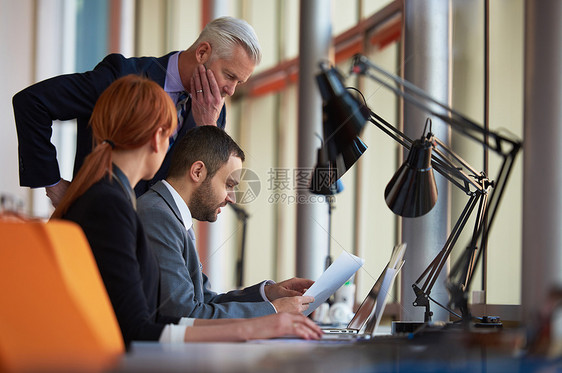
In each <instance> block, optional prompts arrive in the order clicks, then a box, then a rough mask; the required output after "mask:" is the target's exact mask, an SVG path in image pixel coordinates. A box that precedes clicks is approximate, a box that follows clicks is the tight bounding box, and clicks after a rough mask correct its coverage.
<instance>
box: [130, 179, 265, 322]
mask: <svg viewBox="0 0 562 373" xmlns="http://www.w3.org/2000/svg"><path fill="white" fill-rule="evenodd" d="M137 212H138V214H139V217H140V219H141V221H142V223H143V226H144V230H145V232H146V235H147V237H148V244H149V247H150V248H151V249H152V250H153V251H154V252H155V254H156V257H157V258H158V262H159V266H160V276H161V279H160V295H159V309H158V311H159V314H161V315H166V316H175V317H193V318H205V319H212V318H248V317H256V316H264V315H269V314H272V313H275V308H274V307H273V305H272V304H271V303H270V302H267V301H264V300H263V298H262V296H261V294H260V286H261V283H260V284H257V285H254V286H251V287H249V288H246V289H243V290H235V291H230V292H228V293H224V294H217V293H215V292H213V291H211V290H210V284H209V279H208V278H207V276H206V275H205V274H204V273H203V272H202V271H201V264H200V262H199V255H198V254H197V250H196V248H195V245H194V243H193V242H192V241H191V240H190V239H189V237H188V234H187V231H186V229H185V226H184V224H183V221H182V218H181V214H180V211H179V209H178V207H177V205H176V203H175V202H174V198H173V197H172V194H171V193H170V191H169V190H168V188H167V187H166V185H164V184H163V183H162V182H161V181H160V182H158V183H156V184H155V185H153V186H152V187H151V188H150V189H149V190H148V191H147V192H146V193H145V194H144V195H142V196H141V197H140V198H139V199H138V200H137Z"/></svg>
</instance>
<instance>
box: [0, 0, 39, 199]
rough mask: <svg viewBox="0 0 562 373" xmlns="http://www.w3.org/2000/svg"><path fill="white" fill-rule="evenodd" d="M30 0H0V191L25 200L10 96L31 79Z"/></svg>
mask: <svg viewBox="0 0 562 373" xmlns="http://www.w3.org/2000/svg"><path fill="white" fill-rule="evenodd" d="M33 4H34V1H32V0H21V1H11V0H0V50H2V54H3V56H4V58H2V59H0V71H2V77H1V86H2V89H0V123H1V125H0V159H2V167H1V169H2V177H1V178H0V193H1V194H6V195H10V196H12V197H14V198H16V199H18V200H21V201H25V203H26V208H28V207H29V204H28V201H27V200H28V191H27V190H26V189H23V188H20V187H19V174H18V155H17V154H18V153H17V136H16V127H15V125H14V112H13V110H12V97H13V95H14V94H15V93H17V92H18V91H19V90H21V89H22V88H24V87H26V86H27V85H29V84H31V83H32V82H33V75H34V68H33V66H34V64H33V61H34V27H35V26H34V22H33V21H34V9H33Z"/></svg>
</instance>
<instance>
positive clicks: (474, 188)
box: [317, 55, 521, 322]
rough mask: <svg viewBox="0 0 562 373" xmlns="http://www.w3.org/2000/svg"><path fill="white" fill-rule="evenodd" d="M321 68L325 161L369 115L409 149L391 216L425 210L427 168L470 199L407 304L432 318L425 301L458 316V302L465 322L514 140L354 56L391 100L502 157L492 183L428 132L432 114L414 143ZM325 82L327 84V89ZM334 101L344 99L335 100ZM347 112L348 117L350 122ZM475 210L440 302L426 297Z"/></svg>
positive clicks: (391, 189)
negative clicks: (445, 299) (328, 148)
mask: <svg viewBox="0 0 562 373" xmlns="http://www.w3.org/2000/svg"><path fill="white" fill-rule="evenodd" d="M320 68H321V72H320V74H319V75H318V78H317V79H318V83H319V88H320V91H321V93H322V97H323V100H324V106H326V105H327V104H328V103H331V106H332V110H331V111H330V112H329V113H327V112H326V111H325V114H328V116H327V117H326V116H325V118H324V136H325V139H332V138H336V139H338V140H339V141H334V144H335V145H334V147H335V149H334V150H333V151H332V152H330V153H328V161H329V162H335V159H336V158H335V157H337V156H339V155H340V154H341V153H343V152H344V151H345V149H346V148H347V147H349V146H350V144H354V143H356V137H357V136H358V135H359V133H360V132H361V129H362V126H359V125H357V123H361V122H362V123H363V125H364V123H365V122H366V121H367V120H368V121H370V122H371V123H373V124H374V125H376V126H377V127H378V128H379V129H380V130H382V131H383V132H384V133H386V134H387V135H389V136H390V137H391V138H393V139H394V140H395V141H397V142H398V143H399V144H401V145H402V146H403V147H404V148H406V149H408V150H409V151H410V152H409V155H408V158H407V160H406V162H405V163H404V164H403V165H402V166H401V167H400V169H399V170H398V171H397V172H396V174H395V175H394V176H393V178H392V180H391V181H390V182H389V184H388V185H387V187H386V190H385V200H386V202H387V205H388V206H389V207H390V209H391V210H392V211H393V212H394V213H396V214H398V215H401V216H406V217H417V216H421V215H423V214H425V213H427V212H429V211H430V210H431V208H432V207H433V206H434V205H435V203H436V201H437V189H436V187H435V180H434V178H433V171H432V170H433V169H435V170H436V171H437V172H439V173H440V174H441V175H443V176H444V177H445V178H446V179H447V180H449V181H450V182H451V183H452V184H453V185H455V186H457V187H458V188H460V189H461V190H463V191H464V192H465V193H466V194H467V195H468V196H469V197H470V198H469V201H468V203H467V205H466V206H465V208H464V210H463V212H462V213H461V216H460V217H459V219H458V220H457V222H456V224H455V225H454V227H453V229H452V231H451V233H450V234H449V237H448V238H447V241H446V243H445V245H444V247H443V248H442V250H441V251H440V252H439V253H438V255H437V256H436V257H435V258H434V259H433V261H432V262H431V263H430V264H429V266H428V267H427V269H426V270H425V271H424V272H423V273H422V274H421V276H420V277H419V278H418V280H416V282H415V283H414V284H413V285H412V287H413V289H414V292H415V294H416V300H415V301H414V306H421V307H425V316H424V319H425V321H426V322H427V321H431V316H432V312H431V311H430V303H429V301H430V300H431V301H433V302H435V303H436V304H437V305H439V306H440V307H443V308H444V309H446V310H447V311H449V312H451V313H453V314H455V315H457V314H456V313H455V312H454V311H453V310H452V308H456V307H458V308H459V309H460V310H461V313H462V316H460V317H461V318H462V319H463V320H464V321H470V320H471V319H472V316H471V315H470V312H469V310H468V289H469V288H470V284H471V281H472V277H473V274H474V270H475V267H476V264H477V263H478V260H479V259H480V257H481V255H482V251H483V250H482V249H483V248H485V246H486V243H487V238H488V232H489V229H490V227H491V224H492V222H493V220H494V218H495V216H496V211H497V207H498V204H499V201H500V199H501V196H502V194H503V191H504V188H505V185H506V183H507V180H508V177H509V174H510V172H511V169H512V166H513V162H514V160H515V156H516V155H517V153H518V151H519V149H520V148H521V142H520V141H519V140H514V139H508V138H506V137H503V136H501V135H499V134H498V133H495V132H493V131H490V130H487V129H485V128H483V127H482V126H480V125H478V124H477V123H475V122H473V121H471V120H469V119H468V118H466V117H464V116H462V115H461V114H459V113H458V112H456V111H454V110H453V109H452V108H450V107H449V106H446V105H444V104H442V103H440V102H438V101H436V100H435V99H433V98H431V97H430V96H428V95H427V94H426V93H425V92H423V91H422V90H421V89H419V88H417V87H416V86H414V85H413V84H411V83H409V82H407V81H405V80H403V79H401V78H399V77H397V76H395V75H393V74H391V73H388V72H386V71H385V70H383V69H382V68H380V67H378V66H376V65H375V64H373V63H371V62H370V61H369V60H368V59H367V58H366V57H364V56H360V55H357V56H355V57H354V61H353V64H352V68H351V72H352V73H355V74H365V75H367V76H369V77H370V78H372V79H374V80H375V81H377V82H379V83H380V84H381V85H382V86H383V87H385V88H387V89H389V90H391V91H392V92H393V93H394V94H396V95H397V96H398V97H401V98H402V99H403V100H405V101H407V102H408V103H410V104H413V105H415V106H417V107H418V108H421V109H422V110H424V111H425V112H427V114H428V117H435V118H438V119H440V120H442V121H443V122H445V123H447V124H448V125H450V126H451V127H452V128H453V129H455V130H458V131H460V132H461V133H462V134H463V135H465V136H468V137H469V138H472V139H473V140H475V141H477V142H478V143H480V144H482V145H483V146H484V147H486V148H487V149H490V150H493V151H494V152H496V153H497V154H499V155H500V156H502V157H503V162H502V164H501V167H500V170H499V172H498V177H497V178H496V179H495V182H494V181H491V180H490V179H488V177H487V176H486V175H485V174H484V173H483V172H478V171H476V170H475V169H474V168H472V167H471V166H470V165H469V164H468V163H467V162H465V161H464V160H463V159H462V158H461V157H460V156H458V155H457V154H456V153H454V152H453V151H452V150H450V149H449V148H448V147H447V146H446V145H445V144H444V143H443V142H442V141H440V140H439V139H438V138H436V137H435V136H434V135H433V134H432V133H431V119H429V118H428V120H427V121H426V128H425V129H424V133H425V131H426V129H427V127H428V125H429V127H430V128H429V132H427V134H426V135H422V137H421V139H420V140H415V141H414V140H411V139H409V138H408V137H407V136H406V135H404V134H403V133H402V132H400V131H399V130H398V129H397V128H395V127H394V126H392V125H391V124H390V123H388V122H386V121H385V120H384V119H383V118H382V117H380V116H379V115H377V114H376V113H374V112H372V111H371V110H370V109H369V108H368V107H367V106H366V105H365V104H364V100H363V103H360V102H359V101H358V100H357V99H355V98H354V97H353V96H352V95H351V94H350V93H349V92H348V91H347V90H345V89H343V91H342V88H343V82H342V80H343V79H342V75H341V73H339V71H338V70H337V69H336V68H335V67H327V66H326V65H325V64H321V65H320ZM326 84H329V85H330V86H331V87H329V88H326ZM353 89H354V88H353ZM354 90H356V89H354ZM356 91H357V92H359V91H358V90H356ZM359 93H360V92H359ZM338 101H342V102H343V103H338V104H334V102H338ZM437 110H439V111H437ZM334 111H336V112H337V116H336V115H334V116H333V117H330V116H329V115H330V113H333V112H334ZM351 117H353V118H354V120H350V119H349V118H351ZM342 118H343V119H344V120H342ZM335 133H340V134H345V136H341V138H340V136H339V135H334V134H335ZM350 139H351V141H350ZM349 141H350V142H349ZM506 148H508V149H506ZM334 155H335V157H334ZM344 171H346V169H344ZM339 176H341V175H339ZM475 209H476V211H477V214H476V216H475V223H474V229H473V233H472V237H471V240H470V243H469V245H468V246H467V248H466V250H465V252H464V253H463V255H461V257H460V258H459V259H458V260H457V262H456V263H455V264H454V265H453V267H452V269H451V272H450V274H449V276H448V279H447V289H448V291H449V293H450V301H449V305H448V307H447V306H445V305H442V304H439V303H438V302H436V301H435V300H434V299H432V298H431V296H430V295H431V289H432V288H433V285H434V284H435V281H436V280H437V277H438V275H439V273H440V272H441V270H442V269H443V266H444V265H445V263H446V261H447V259H448V257H449V255H450V254H451V251H452V250H453V247H454V245H455V243H456V241H457V239H458V238H459V236H460V234H461V232H462V230H463V228H464V227H465V225H466V224H467V222H468V220H469V218H470V217H471V216H472V215H473V212H474V211H475ZM479 247H480V250H479V249H478V248H479ZM457 316H459V315H457Z"/></svg>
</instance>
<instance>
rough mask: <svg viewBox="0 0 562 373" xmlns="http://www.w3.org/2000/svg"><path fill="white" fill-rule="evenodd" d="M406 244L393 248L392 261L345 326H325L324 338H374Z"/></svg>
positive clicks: (401, 262) (400, 266)
mask: <svg viewBox="0 0 562 373" xmlns="http://www.w3.org/2000/svg"><path fill="white" fill-rule="evenodd" d="M405 251H406V244H405V243H402V244H398V245H396V246H395V247H394V249H393V250H392V255H391V257H390V261H389V262H388V264H387V265H386V267H385V268H384V270H383V271H382V273H381V274H380V276H379V278H378V279H377V281H376V282H375V284H374V285H373V287H372V288H371V290H370V291H369V293H368V294H367V296H366V297H365V299H363V302H361V305H360V306H359V308H358V309H357V312H356V313H355V315H354V316H353V318H352V319H351V321H350V322H349V323H348V324H347V327H345V328H323V331H324V335H323V336H322V339H354V338H360V337H362V338H372V337H374V336H375V331H376V329H377V327H378V326H379V323H380V321H381V319H382V315H383V312H384V307H385V306H386V302H387V300H388V292H389V291H390V289H391V287H392V284H393V283H394V279H395V278H396V275H397V274H398V272H399V271H400V269H401V268H402V265H403V264H404V259H403V258H404V252H405Z"/></svg>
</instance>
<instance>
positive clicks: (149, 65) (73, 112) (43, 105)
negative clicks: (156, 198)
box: [12, 52, 226, 195]
mask: <svg viewBox="0 0 562 373" xmlns="http://www.w3.org/2000/svg"><path fill="white" fill-rule="evenodd" d="M173 53H175V52H171V53H169V54H167V55H165V56H163V57H159V58H156V57H138V58H125V57H124V56H122V55H120V54H110V55H108V56H107V57H105V58H104V60H103V61H101V62H100V63H99V64H98V65H97V66H96V67H95V68H94V70H92V71H87V72H85V73H75V74H66V75H60V76H57V77H54V78H51V79H47V80H44V81H42V82H39V83H36V84H34V85H32V86H30V87H28V88H26V89H24V90H22V91H20V92H18V93H17V94H16V95H15V96H14V97H13V100H12V104H13V107H14V116H15V121H16V129H17V134H18V144H19V147H18V152H19V174H20V185H21V186H28V187H32V188H36V187H43V186H46V185H52V184H54V183H56V182H57V181H58V180H59V179H60V172H59V167H58V163H57V159H56V149H55V147H54V145H53V144H52V143H51V141H50V139H51V134H52V128H51V127H52V125H53V121H54V120H71V119H76V120H77V139H76V158H75V160H74V173H75V174H76V172H78V170H79V169H80V166H82V162H83V160H84V158H85V157H86V155H88V154H89V153H90V152H91V150H92V132H91V130H90V127H89V126H88V121H89V120H90V115H91V113H92V110H93V108H94V105H95V103H96V101H97V99H98V97H99V96H100V95H101V93H102V92H103V91H104V90H105V89H106V88H107V87H108V86H109V85H110V84H111V83H112V82H113V81H115V80H117V79H118V78H120V77H123V76H125V75H129V74H139V75H144V76H146V77H148V78H150V79H152V80H154V81H155V82H156V83H158V84H159V85H160V86H162V87H164V82H165V79H166V71H167V70H166V68H167V66H168V59H169V58H170V56H171V55H172V54H173ZM189 109H190V108H189ZM225 123H226V109H225V107H224V106H223V108H222V111H221V114H220V117H219V120H218V121H217V125H218V126H219V127H220V128H222V129H224V126H225ZM192 127H195V121H194V120H193V116H192V115H191V110H189V115H188V117H187V119H186V122H185V123H184V126H182V131H181V132H180V134H179V135H178V139H179V138H181V136H183V134H184V133H185V131H186V130H187V129H189V128H192ZM177 142H178V141H176V142H175V143H174V145H175V144H176V143H177ZM174 145H173V146H172V149H171V150H173V148H174ZM171 153H172V152H171V151H169V152H168V154H167V155H166V158H165V159H164V162H163V163H162V167H161V168H160V170H159V171H158V173H157V174H156V176H155V177H154V180H152V181H151V182H148V183H139V184H138V185H137V187H136V188H135V190H136V192H137V195H140V194H142V193H144V191H146V190H147V189H148V187H149V186H150V185H152V184H154V183H155V182H156V181H158V180H161V179H164V178H165V177H166V174H167V172H168V167H169V165H170V159H169V158H170V154H171Z"/></svg>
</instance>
